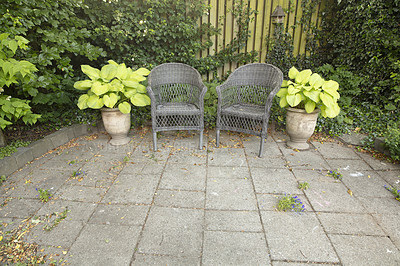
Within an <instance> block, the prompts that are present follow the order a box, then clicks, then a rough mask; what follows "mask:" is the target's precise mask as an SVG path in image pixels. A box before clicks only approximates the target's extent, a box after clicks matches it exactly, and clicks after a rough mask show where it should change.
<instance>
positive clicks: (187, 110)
mask: <svg viewBox="0 0 400 266" xmlns="http://www.w3.org/2000/svg"><path fill="white" fill-rule="evenodd" d="M156 114H158V115H173V114H186V115H189V114H190V115H196V114H197V115H200V109H199V108H198V107H197V106H196V105H194V104H190V103H189V104H186V103H167V104H160V105H158V106H157V110H156Z"/></svg>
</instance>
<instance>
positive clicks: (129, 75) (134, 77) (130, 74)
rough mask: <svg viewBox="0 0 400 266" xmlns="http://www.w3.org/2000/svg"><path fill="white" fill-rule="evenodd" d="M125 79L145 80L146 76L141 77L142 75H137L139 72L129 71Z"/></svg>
mask: <svg viewBox="0 0 400 266" xmlns="http://www.w3.org/2000/svg"><path fill="white" fill-rule="evenodd" d="M126 80H129V81H135V82H141V81H143V80H146V78H145V77H143V76H142V75H139V74H137V73H135V72H131V73H128V77H127V79H126Z"/></svg>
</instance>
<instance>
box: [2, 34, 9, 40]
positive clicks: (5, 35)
mask: <svg viewBox="0 0 400 266" xmlns="http://www.w3.org/2000/svg"><path fill="white" fill-rule="evenodd" d="M8 36H10V34H9V33H2V34H0V41H2V40H5V39H7V38H8Z"/></svg>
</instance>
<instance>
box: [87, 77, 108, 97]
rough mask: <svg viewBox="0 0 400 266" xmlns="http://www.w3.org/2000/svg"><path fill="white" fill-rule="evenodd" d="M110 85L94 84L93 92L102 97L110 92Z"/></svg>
mask: <svg viewBox="0 0 400 266" xmlns="http://www.w3.org/2000/svg"><path fill="white" fill-rule="evenodd" d="M108 88H109V86H108V84H102V83H101V82H100V81H95V82H93V85H92V89H91V91H92V92H94V94H96V95H98V96H100V95H103V94H104V93H107V92H108Z"/></svg>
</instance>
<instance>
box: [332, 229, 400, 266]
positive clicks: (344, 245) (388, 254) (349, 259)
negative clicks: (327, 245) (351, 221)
mask: <svg viewBox="0 0 400 266" xmlns="http://www.w3.org/2000/svg"><path fill="white" fill-rule="evenodd" d="M329 237H330V239H331V241H332V244H333V245H334V246H335V249H336V251H337V253H338V254H339V257H340V260H341V262H342V263H343V265H399V264H400V252H399V250H398V249H397V248H396V247H395V246H394V245H393V243H392V242H391V241H390V240H389V238H387V237H380V236H355V235H330V236H329ZM372 250H373V252H371V251H372Z"/></svg>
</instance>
